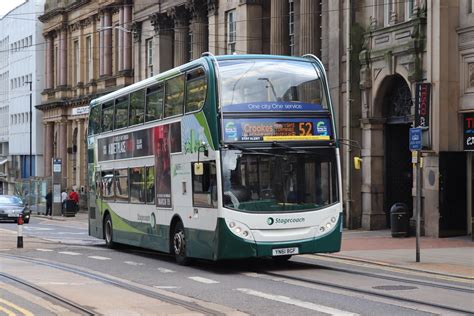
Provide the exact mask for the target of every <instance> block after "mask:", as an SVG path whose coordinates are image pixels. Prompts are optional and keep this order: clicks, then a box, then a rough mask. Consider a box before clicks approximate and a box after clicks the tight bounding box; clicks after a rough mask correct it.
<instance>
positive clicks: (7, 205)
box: [0, 195, 31, 224]
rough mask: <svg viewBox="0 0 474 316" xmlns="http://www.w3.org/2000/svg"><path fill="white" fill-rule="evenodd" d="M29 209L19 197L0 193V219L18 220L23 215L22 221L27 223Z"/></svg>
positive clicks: (29, 213)
mask: <svg viewBox="0 0 474 316" xmlns="http://www.w3.org/2000/svg"><path fill="white" fill-rule="evenodd" d="M30 215H31V211H30V209H29V208H28V205H27V204H25V203H24V202H23V200H22V199H21V198H19V197H18V196H14V195H0V220H8V221H13V222H15V223H16V222H18V218H19V217H20V216H23V221H24V223H25V224H28V223H29V221H30Z"/></svg>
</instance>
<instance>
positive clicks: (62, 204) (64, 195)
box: [61, 190, 67, 215]
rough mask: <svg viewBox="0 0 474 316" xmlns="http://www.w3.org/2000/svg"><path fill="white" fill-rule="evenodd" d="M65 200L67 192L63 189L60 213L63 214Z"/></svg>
mask: <svg viewBox="0 0 474 316" xmlns="http://www.w3.org/2000/svg"><path fill="white" fill-rule="evenodd" d="M66 200H67V193H66V191H65V190H63V192H61V206H62V207H61V215H64V210H65V209H66Z"/></svg>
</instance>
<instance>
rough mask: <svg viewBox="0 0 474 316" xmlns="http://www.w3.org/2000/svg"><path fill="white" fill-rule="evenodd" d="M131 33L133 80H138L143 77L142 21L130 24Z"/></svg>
mask: <svg viewBox="0 0 474 316" xmlns="http://www.w3.org/2000/svg"><path fill="white" fill-rule="evenodd" d="M132 33H133V42H134V44H133V50H134V54H133V55H134V62H133V65H134V67H135V71H134V75H135V82H137V81H140V80H142V79H143V75H142V73H143V67H144V63H143V58H142V57H141V54H142V49H141V48H142V22H133V24H132Z"/></svg>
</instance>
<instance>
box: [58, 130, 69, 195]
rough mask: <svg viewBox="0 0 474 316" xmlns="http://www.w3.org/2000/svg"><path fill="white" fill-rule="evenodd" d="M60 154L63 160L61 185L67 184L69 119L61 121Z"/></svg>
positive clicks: (63, 186) (64, 186)
mask: <svg viewBox="0 0 474 316" xmlns="http://www.w3.org/2000/svg"><path fill="white" fill-rule="evenodd" d="M58 138H59V139H58V154H59V158H61V161H62V167H61V186H62V188H66V186H67V166H68V163H67V121H60V122H59V136H58Z"/></svg>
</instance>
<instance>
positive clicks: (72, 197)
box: [69, 188, 79, 212]
mask: <svg viewBox="0 0 474 316" xmlns="http://www.w3.org/2000/svg"><path fill="white" fill-rule="evenodd" d="M69 199H70V200H73V201H74V204H75V211H76V212H77V211H78V210H79V194H77V192H76V190H75V189H74V188H73V189H72V190H71V193H69Z"/></svg>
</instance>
